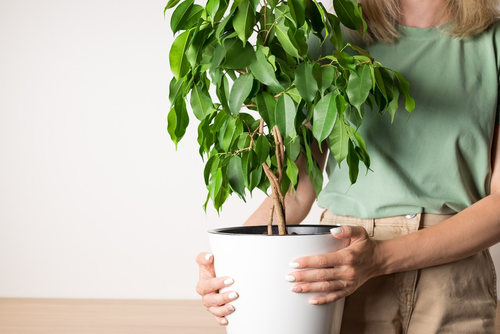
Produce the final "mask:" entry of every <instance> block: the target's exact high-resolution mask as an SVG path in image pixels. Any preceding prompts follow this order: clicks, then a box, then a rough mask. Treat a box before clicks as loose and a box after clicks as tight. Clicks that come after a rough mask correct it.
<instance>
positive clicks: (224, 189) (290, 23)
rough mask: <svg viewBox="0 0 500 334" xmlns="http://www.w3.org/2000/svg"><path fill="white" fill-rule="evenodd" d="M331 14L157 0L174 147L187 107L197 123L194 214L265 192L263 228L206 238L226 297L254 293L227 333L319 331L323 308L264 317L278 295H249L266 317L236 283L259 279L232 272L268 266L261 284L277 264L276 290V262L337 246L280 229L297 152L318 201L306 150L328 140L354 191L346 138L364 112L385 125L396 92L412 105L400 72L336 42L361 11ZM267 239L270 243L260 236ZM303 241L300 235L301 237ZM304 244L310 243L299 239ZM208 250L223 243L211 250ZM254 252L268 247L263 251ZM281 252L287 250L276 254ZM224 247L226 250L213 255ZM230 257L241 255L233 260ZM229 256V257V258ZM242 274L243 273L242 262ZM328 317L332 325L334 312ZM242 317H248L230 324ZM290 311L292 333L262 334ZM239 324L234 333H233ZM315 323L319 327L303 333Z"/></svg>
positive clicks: (352, 143)
mask: <svg viewBox="0 0 500 334" xmlns="http://www.w3.org/2000/svg"><path fill="white" fill-rule="evenodd" d="M333 5H334V9H335V12H336V15H334V14H331V13H329V12H328V11H327V10H326V8H325V7H324V6H323V4H321V3H319V2H317V1H316V0H287V1H285V0H208V2H207V3H206V4H205V6H201V5H199V4H195V3H194V0H182V1H181V0H169V2H168V4H167V6H166V8H165V11H166V10H168V9H170V8H173V7H176V8H175V10H174V11H173V14H172V15H171V21H170V25H171V28H172V31H173V33H174V34H178V35H177V37H176V38H175V40H174V42H173V44H172V47H171V50H170V55H169V60H170V67H171V70H172V73H173V75H174V78H173V79H172V81H171V82H170V89H169V100H170V103H171V109H170V111H169V113H168V126H167V130H168V133H169V134H170V137H171V139H172V140H173V142H174V143H175V144H176V145H177V143H178V142H179V141H180V140H181V139H182V137H183V136H184V134H185V132H186V128H187V126H188V124H189V122H190V117H189V113H188V105H190V107H191V109H192V113H193V114H194V116H195V118H196V119H197V120H198V122H199V124H198V143H199V145H200V149H199V154H200V155H201V156H202V158H204V159H205V160H206V164H205V169H204V179H205V183H206V186H207V189H208V195H207V200H206V202H205V204H204V208H205V209H206V206H207V205H208V202H209V201H210V200H211V201H212V203H213V205H214V207H215V209H216V210H217V211H219V210H220V209H221V207H222V205H223V204H224V202H225V201H226V199H227V198H228V196H229V195H231V194H233V193H236V194H237V195H238V196H239V197H241V198H242V199H243V200H245V196H246V195H247V192H249V193H252V191H254V190H255V189H256V188H258V189H260V190H262V191H264V192H265V193H266V194H267V191H268V189H271V196H272V197H273V203H274V204H273V208H272V210H271V212H270V215H269V221H268V226H267V227H265V226H264V227H262V226H261V227H242V228H233V229H222V230H217V231H212V232H211V233H210V237H211V245H212V252H213V253H214V254H215V258H216V262H215V265H216V271H217V273H218V274H219V275H225V274H226V273H227V274H228V275H229V276H232V277H234V278H235V285H233V287H232V288H234V289H235V290H237V291H238V292H240V296H241V297H240V299H239V300H238V301H237V302H238V303H243V302H245V301H244V300H243V299H244V297H243V296H244V295H245V293H246V296H247V300H249V299H250V298H249V296H254V297H255V299H256V300H257V301H260V303H261V304H260V305H257V306H251V307H248V308H247V310H246V311H245V312H243V311H242V308H244V306H242V305H241V306H236V304H235V306H236V307H237V308H238V310H239V312H236V313H235V314H233V315H231V318H230V321H229V323H230V325H229V326H228V333H237V334H243V333H256V332H257V331H260V332H262V333H281V332H290V333H306V332H307V333H309V334H316V333H317V334H319V333H321V334H324V333H327V332H329V328H330V326H331V323H330V320H329V319H331V317H329V315H331V313H332V312H334V311H333V310H332V308H333V307H334V305H329V306H325V307H314V306H310V305H308V304H307V301H304V302H303V303H301V302H300V301H299V302H297V301H295V302H285V304H290V305H296V304H305V305H306V308H307V309H306V311H303V310H301V311H293V310H288V311H285V315H284V317H283V318H279V316H278V315H277V312H275V311H272V310H275V308H278V309H282V307H281V306H279V307H276V306H274V305H272V304H273V303H274V302H275V300H278V299H279V300H281V299H282V298H284V296H280V297H275V298H276V299H273V297H270V296H269V295H268V293H271V292H273V291H276V290H279V289H280V287H278V286H272V284H269V283H264V286H260V287H259V288H258V290H260V291H261V292H263V293H264V294H265V295H266V299H267V300H268V301H269V304H271V309H270V310H271V311H272V312H269V313H266V311H263V305H262V300H265V299H262V298H261V297H256V295H255V294H254V293H253V292H247V291H246V290H245V289H246V287H244V286H243V283H241V280H242V279H243V278H248V279H249V282H250V283H249V284H250V285H254V283H255V281H256V280H258V277H257V276H259V275H257V276H255V275H252V273H253V272H256V270H257V269H255V267H252V270H250V271H249V270H244V269H242V271H241V273H239V274H236V272H237V271H239V270H240V269H236V268H235V264H236V263H237V262H245V261H250V260H251V259H252V257H253V258H257V262H259V263H261V262H263V259H266V261H270V262H269V263H272V264H270V265H268V264H266V265H265V269H263V270H265V272H266V275H263V274H261V275H260V276H261V277H262V276H269V275H270V274H269V273H268V271H269V270H271V268H272V267H275V266H279V265H277V263H281V264H282V265H284V267H283V268H280V269H279V270H278V272H280V274H277V275H276V279H280V280H281V281H282V280H283V279H282V278H281V277H283V276H284V275H285V274H286V272H287V271H288V270H289V269H290V268H288V267H287V263H288V262H289V261H290V260H293V259H294V258H295V257H299V256H307V255H313V254H318V253H326V252H329V251H335V250H338V249H339V248H342V247H343V246H344V245H342V243H341V241H340V240H336V239H334V238H333V237H332V236H331V235H329V228H325V227H321V226H319V225H318V226H313V227H307V226H304V225H300V226H297V227H290V226H287V225H286V224H285V222H286V215H285V200H284V199H285V194H286V193H287V192H291V193H293V192H294V190H295V189H296V188H297V185H298V167H297V165H296V163H295V162H296V160H297V158H298V157H299V155H300V154H302V155H303V156H304V157H305V161H306V169H307V174H308V176H309V178H310V179H311V180H312V183H313V185H314V188H315V190H316V193H317V194H319V192H320V191H321V188H322V184H323V175H322V172H321V170H320V168H319V166H318V164H317V162H316V161H315V160H314V158H313V156H312V152H311V147H312V145H318V144H317V143H321V142H323V141H325V140H328V144H329V148H330V150H331V154H333V155H334V157H335V160H336V161H337V163H338V164H339V166H340V165H341V163H343V162H344V164H346V165H347V168H349V177H350V181H351V183H355V182H356V180H357V178H358V174H359V164H360V162H362V163H363V164H364V165H365V166H366V168H367V172H368V170H369V168H370V157H369V154H368V152H367V149H366V147H367V145H366V144H365V141H364V139H363V138H362V137H361V135H360V134H359V133H358V132H357V129H358V128H359V127H360V126H361V125H362V122H363V117H364V109H365V106H368V107H370V108H371V109H372V110H374V109H377V113H379V114H383V113H385V112H387V111H388V112H389V113H391V115H392V117H394V114H395V112H396V111H397V109H398V101H399V97H400V96H401V95H402V96H403V97H404V99H405V108H406V109H407V110H408V111H409V112H411V111H412V110H413V108H414V106H415V103H414V100H413V99H412V98H411V96H410V94H409V83H408V82H407V81H406V80H405V79H404V78H403V76H402V75H401V74H400V73H398V72H396V71H393V70H390V69H388V68H385V67H384V66H383V65H382V64H380V63H378V62H377V61H375V60H374V59H373V57H372V56H371V55H370V54H369V53H368V52H367V51H365V50H363V49H362V48H360V47H358V46H355V45H352V44H345V45H344V42H343V37H342V31H341V24H342V25H344V26H345V27H347V28H349V29H352V30H357V31H358V32H359V33H360V34H361V35H363V34H364V33H365V32H366V29H367V24H366V22H365V21H364V20H363V16H362V8H361V5H359V4H358V3H357V2H356V1H355V0H334V1H333ZM312 36H315V37H312ZM309 38H317V39H319V41H320V43H321V44H322V43H325V42H329V43H331V44H332V45H333V46H334V47H335V51H334V52H333V54H328V55H321V54H320V52H319V50H308V42H307V41H308V39H309ZM308 51H310V52H309V53H308ZM346 51H349V52H351V53H347V52H346ZM311 54H316V55H319V56H312V55H311ZM352 54H354V55H352ZM375 105H376V107H375ZM311 124H312V125H311ZM320 149H321V145H320ZM274 220H276V225H273V222H274ZM301 229H303V230H304V231H302V230H301ZM287 230H288V231H287ZM292 230H293V231H292ZM274 234H278V235H279V237H274V238H271V237H269V235H274ZM289 234H293V235H289ZM304 234H312V235H309V236H307V238H306V237H305V236H304ZM285 235H286V236H285ZM247 237H249V238H247ZM308 238H312V239H311V240H312V241H306V240H307V239H308ZM247 239H248V240H247ZM223 240H228V241H223ZM334 241H336V242H337V243H335V242H334ZM215 242H228V243H229V244H228V245H224V246H220V245H219V244H215ZM244 242H249V244H244ZM300 242H304V243H305V244H312V246H315V247H313V248H312V249H309V250H308V249H301V248H299V247H298V246H297V243H300ZM290 245H291V246H290ZM264 246H266V247H267V246H269V247H271V250H270V251H269V250H264ZM289 246H290V247H292V249H293V250H286V249H285V247H289ZM316 246H318V247H316ZM225 249H228V250H229V252H224V250H225ZM297 249H298V250H297ZM238 250H239V251H240V252H242V253H243V255H242V254H238V255H237V256H236V255H235V254H236V253H237V252H238ZM257 250H258V252H257ZM256 253H259V254H258V255H256ZM249 254H250V255H249ZM233 255H235V256H236V257H235V258H232V256H233ZM245 257H247V258H245ZM243 258H245V260H243ZM224 261H228V262H229V265H227V264H224V263H223V262H224ZM244 266H246V267H247V268H248V267H249V264H248V262H245V263H244ZM266 266H267V267H266ZM281 272H284V274H283V276H281ZM238 275H239V277H241V278H242V279H239V278H238V277H236V276H238ZM281 281H280V282H281ZM237 283H238V284H241V285H240V286H237ZM280 284H281V283H280ZM266 286H267V289H266ZM280 286H284V287H285V289H286V290H285V291H286V294H287V295H289V296H292V297H293V298H296V299H300V298H310V296H305V295H297V294H295V295H294V294H291V293H290V292H289V291H288V289H287V287H286V285H285V284H281V285H280ZM283 294H285V292H283ZM269 298H271V300H269ZM287 306H288V305H287ZM283 307H284V306H283ZM313 308H314V309H315V312H317V311H316V310H319V309H321V310H322V311H321V312H323V316H326V320H318V319H316V318H314V317H315V316H313V315H308V316H307V317H306V316H304V314H305V313H303V312H309V310H312V309H313ZM252 309H254V310H255V309H256V310H258V314H256V315H252ZM339 310H340V311H339ZM294 312H295V313H294ZM335 312H337V317H339V314H340V317H341V307H338V308H337V310H336V311H335ZM244 314H247V316H250V319H252V320H250V321H248V320H245V319H244V318H238V317H240V316H241V317H243V316H244ZM259 314H260V315H261V316H259V321H253V320H255V318H252V317H255V316H258V315H259ZM266 314H267V316H262V315H266ZM295 314H297V315H302V316H301V317H300V318H309V319H312V320H311V321H310V323H309V324H305V325H303V327H300V326H298V325H297V324H294V325H293V326H292V328H291V329H283V328H282V327H279V329H278V328H277V327H272V326H273V325H272V323H274V322H275V323H277V324H278V326H282V325H283V323H284V322H286V319H294V320H296V319H297V317H295ZM307 314H308V313H307ZM263 318H264V319H266V318H267V319H268V320H269V321H267V320H265V321H263V320H264V319H263ZM238 319H240V320H238ZM283 319H285V320H283ZM239 323H241V324H243V325H244V328H239V327H238V325H239ZM315 323H319V324H320V325H319V326H318V328H316V329H313V326H314V324H315ZM334 325H335V326H334V327H335V328H336V327H338V326H339V323H338V321H337V323H335V324H334ZM334 330H335V329H334Z"/></svg>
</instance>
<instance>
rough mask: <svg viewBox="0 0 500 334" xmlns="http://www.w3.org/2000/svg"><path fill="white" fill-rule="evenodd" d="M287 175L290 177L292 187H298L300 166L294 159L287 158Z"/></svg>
mask: <svg viewBox="0 0 500 334" xmlns="http://www.w3.org/2000/svg"><path fill="white" fill-rule="evenodd" d="M286 175H287V176H288V178H289V179H290V182H291V184H292V187H293V188H294V189H296V186H297V184H298V182H299V167H297V165H296V164H295V162H293V161H292V160H290V159H288V158H287V160H286Z"/></svg>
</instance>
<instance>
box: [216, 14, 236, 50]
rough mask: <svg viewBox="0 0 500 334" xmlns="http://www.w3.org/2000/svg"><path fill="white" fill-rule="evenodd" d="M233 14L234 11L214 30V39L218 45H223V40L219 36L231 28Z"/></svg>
mask: <svg viewBox="0 0 500 334" xmlns="http://www.w3.org/2000/svg"><path fill="white" fill-rule="evenodd" d="M233 14H234V11H231V13H230V14H229V15H228V16H226V17H225V18H224V19H223V20H222V22H221V23H219V25H218V27H217V29H216V30H215V37H216V38H217V39H218V40H219V42H220V44H222V43H223V38H221V36H222V35H224V34H225V33H226V31H228V30H230V29H232V28H233Z"/></svg>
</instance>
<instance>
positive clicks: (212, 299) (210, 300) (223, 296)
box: [201, 291, 239, 307]
mask: <svg viewBox="0 0 500 334" xmlns="http://www.w3.org/2000/svg"><path fill="white" fill-rule="evenodd" d="M238 297H239V295H238V293H237V292H236V291H228V292H224V293H209V294H206V295H204V296H203V297H201V302H202V303H203V305H205V307H212V306H222V305H224V304H227V303H229V302H231V301H233V300H235V299H238Z"/></svg>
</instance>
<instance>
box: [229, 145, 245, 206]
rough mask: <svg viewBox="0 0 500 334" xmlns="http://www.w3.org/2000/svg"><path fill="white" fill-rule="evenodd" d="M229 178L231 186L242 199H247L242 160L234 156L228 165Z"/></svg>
mask: <svg viewBox="0 0 500 334" xmlns="http://www.w3.org/2000/svg"><path fill="white" fill-rule="evenodd" d="M227 177H228V180H229V185H230V186H231V189H233V190H234V191H235V192H236V193H238V195H240V196H241V198H243V199H245V178H244V177H243V170H242V168H241V158H240V157H239V156H237V155H236V156H234V157H232V158H231V160H229V164H228V165H227Z"/></svg>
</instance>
